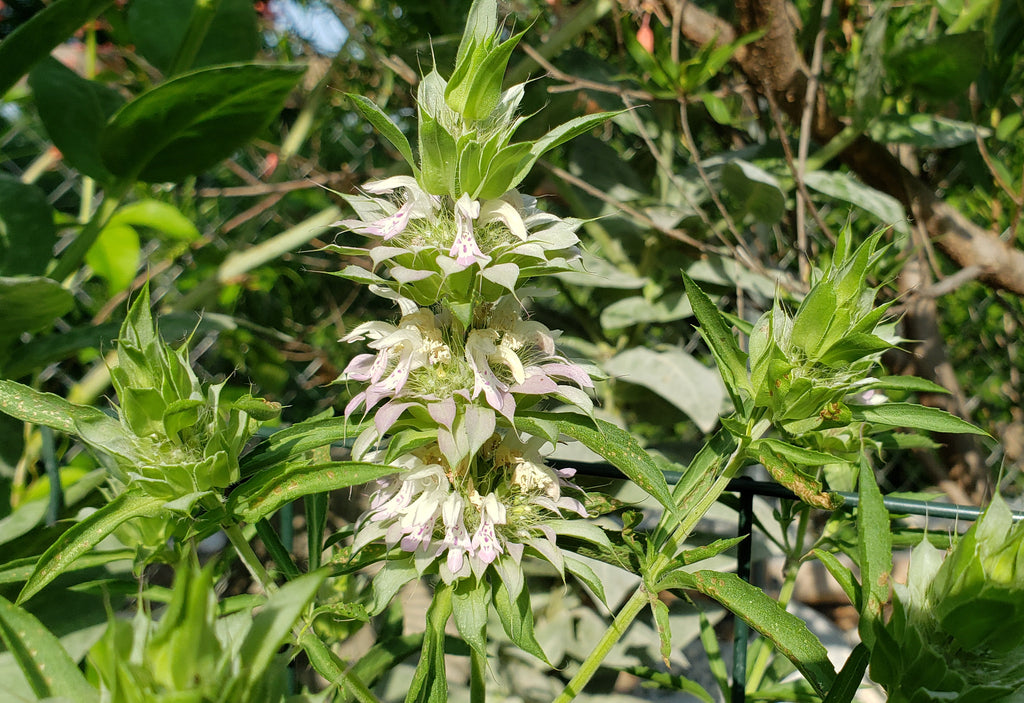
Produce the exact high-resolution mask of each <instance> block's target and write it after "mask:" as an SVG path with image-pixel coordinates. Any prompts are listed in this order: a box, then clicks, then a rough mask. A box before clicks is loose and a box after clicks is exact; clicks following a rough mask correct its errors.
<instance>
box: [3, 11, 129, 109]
mask: <svg viewBox="0 0 1024 703" xmlns="http://www.w3.org/2000/svg"><path fill="white" fill-rule="evenodd" d="M112 2H113V0H57V1H56V2H52V3H50V4H49V5H48V6H47V7H45V8H44V9H42V10H41V11H40V12H38V13H37V14H35V15H34V16H33V17H32V18H31V19H30V20H28V21H27V22H26V23H25V24H23V25H21V26H20V27H18V28H17V29H16V30H15V31H14V32H12V33H11V35H10V36H8V37H7V38H6V39H4V40H3V42H0V97H2V96H3V95H4V93H6V92H7V91H8V90H10V88H11V87H12V86H13V85H14V84H15V83H17V82H18V79H19V78H21V77H22V76H23V75H24V74H25V73H26V72H28V70H29V69H30V68H32V65H33V64H35V63H36V62H37V61H39V60H41V59H43V58H46V57H47V56H49V55H50V51H51V50H53V48H54V47H55V46H57V45H58V44H60V43H61V42H64V41H67V39H68V38H69V37H71V35H72V34H74V33H75V32H76V31H78V29H79V28H80V27H81V26H82V25H84V24H85V23H86V22H88V21H89V20H91V19H93V18H94V17H96V16H97V15H98V14H100V13H101V12H103V10H104V9H105V8H106V7H107V5H110V4H111V3H112Z"/></svg>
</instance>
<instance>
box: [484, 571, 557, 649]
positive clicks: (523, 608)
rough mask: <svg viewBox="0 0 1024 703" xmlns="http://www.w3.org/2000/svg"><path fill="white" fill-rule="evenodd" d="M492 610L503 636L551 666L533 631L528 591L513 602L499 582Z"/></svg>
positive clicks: (521, 593)
mask: <svg viewBox="0 0 1024 703" xmlns="http://www.w3.org/2000/svg"><path fill="white" fill-rule="evenodd" d="M494 609H495V610H496V611H497V612H498V619H499V620H501V626H502V627H503V628H504V629H505V634H507V635H508V637H509V639H510V640H512V641H513V642H514V643H515V644H516V646H517V647H519V649H521V650H523V651H524V652H528V653H529V654H532V655H533V656H535V657H537V658H538V659H540V660H541V661H542V662H544V663H545V664H548V665H549V666H551V663H550V662H549V661H548V659H547V656H546V655H545V654H544V650H543V649H541V646H540V643H539V642H538V641H537V637H536V635H535V634H534V631H533V611H532V610H531V609H530V592H529V590H527V589H525V588H524V589H523V590H522V591H520V592H519V595H518V596H517V597H516V598H515V600H513V599H512V596H511V594H510V593H509V591H508V589H507V588H506V587H505V583H504V582H503V581H499V582H498V584H497V585H496V586H495V588H494Z"/></svg>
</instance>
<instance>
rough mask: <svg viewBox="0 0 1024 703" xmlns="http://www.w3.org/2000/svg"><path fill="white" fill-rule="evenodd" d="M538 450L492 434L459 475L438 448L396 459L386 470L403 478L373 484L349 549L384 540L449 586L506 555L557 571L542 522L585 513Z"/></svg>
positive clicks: (564, 478) (552, 543) (552, 538)
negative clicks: (532, 557) (536, 559)
mask: <svg viewBox="0 0 1024 703" xmlns="http://www.w3.org/2000/svg"><path fill="white" fill-rule="evenodd" d="M541 444H542V441H541V440H538V439H532V438H531V439H530V440H528V441H526V442H523V441H520V440H519V439H518V438H517V437H516V436H515V435H514V433H509V434H508V435H506V436H504V437H503V436H501V435H499V434H493V435H492V436H491V437H490V438H489V439H488V440H487V442H485V443H484V445H483V446H482V447H481V449H480V451H479V452H478V453H477V455H476V456H475V458H474V461H473V462H471V463H469V464H466V465H465V466H464V467H463V469H462V470H458V471H457V470H453V469H452V468H451V467H450V466H449V465H448V463H447V460H446V459H445V457H444V455H443V453H442V451H441V450H440V448H439V446H438V445H436V444H433V445H428V446H427V447H424V448H422V449H419V450H416V451H414V452H412V453H408V454H405V455H403V456H401V457H399V458H398V459H396V460H395V461H393V462H392V465H394V466H395V467H396V469H400V470H401V472H400V473H396V474H395V475H394V476H392V477H390V478H389V479H384V480H381V481H379V482H378V485H377V489H376V491H375V492H374V493H373V495H372V496H371V499H370V508H369V510H367V512H366V513H365V514H364V515H363V516H362V517H361V518H360V520H359V522H358V524H357V527H356V538H355V543H354V544H353V549H354V550H357V549H359V548H361V547H362V546H364V545H366V544H368V543H370V542H372V541H374V540H377V539H383V540H384V542H385V543H386V544H387V546H388V547H392V548H398V549H400V550H401V551H405V552H409V553H410V554H411V555H412V556H413V558H414V559H415V561H416V563H417V566H418V568H419V569H420V571H421V572H423V571H425V570H427V569H428V568H430V567H431V565H432V564H435V563H436V564H437V568H438V570H439V572H440V574H441V576H442V578H444V579H445V581H448V582H451V581H453V580H456V579H459V578H464V577H467V576H469V575H471V574H475V575H477V576H479V575H481V574H483V573H484V571H486V570H487V568H488V567H489V566H490V565H491V564H493V563H495V561H496V560H497V559H499V557H501V556H502V555H505V554H507V555H509V556H511V557H512V558H513V559H514V560H515V561H516V562H518V561H519V560H520V559H521V558H522V555H523V553H524V551H525V550H526V549H528V548H529V549H530V550H531V551H532V552H533V553H536V554H537V555H539V556H542V557H544V558H546V559H548V560H549V561H552V563H554V564H555V565H556V567H560V564H561V559H560V558H559V557H558V556H555V555H556V550H557V545H556V534H555V531H554V530H552V529H551V528H550V527H549V526H548V525H547V523H548V522H550V521H552V520H561V519H562V518H563V516H564V515H565V514H568V513H576V514H579V515H581V516H586V514H587V513H586V510H585V509H584V507H583V504H582V503H581V502H580V500H579V499H578V498H577V497H575V496H574V495H572V494H577V495H580V496H582V492H581V491H579V489H578V488H577V487H576V486H575V485H574V484H572V483H571V482H569V480H568V479H569V478H570V477H571V476H572V473H573V472H572V470H564V469H563V470H561V471H556V470H555V469H553V468H551V467H549V466H547V465H546V464H545V463H544V458H543V456H542V455H541V453H540V445H541ZM381 456H382V455H381V454H373V455H371V456H370V457H369V458H371V459H372V460H377V461H379V460H380V459H381Z"/></svg>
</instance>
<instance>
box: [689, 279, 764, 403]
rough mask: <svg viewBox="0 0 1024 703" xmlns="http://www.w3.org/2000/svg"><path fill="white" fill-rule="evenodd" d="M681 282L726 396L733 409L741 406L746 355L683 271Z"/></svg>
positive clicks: (746, 381) (747, 391)
mask: <svg viewBox="0 0 1024 703" xmlns="http://www.w3.org/2000/svg"><path fill="white" fill-rule="evenodd" d="M683 283H684V285H685V286H686V296H687V297H688V298H689V299H690V306H691V307H692V308H693V314H694V315H695V316H696V317H697V320H698V321H699V322H700V334H701V336H702V337H703V338H704V341H705V342H707V345H708V348H710V349H711V354H712V356H714V357H715V363H716V364H717V365H718V370H719V372H721V374H722V380H723V381H725V387H726V389H728V391H729V395H730V396H732V399H733V403H734V404H735V406H736V408H737V409H739V408H742V407H743V402H742V398H741V394H746V395H747V396H750V395H752V394H751V392H750V382H749V379H748V378H747V355H746V354H744V353H743V352H742V351H741V350H740V347H739V344H737V343H736V337H735V335H733V333H732V329H731V328H730V327H729V325H728V324H727V323H726V321H725V318H724V317H722V314H721V313H720V312H719V311H718V308H717V307H715V304H714V303H712V302H711V299H710V298H709V297H708V296H707V295H705V293H704V291H702V290H701V289H700V287H699V286H698V285H697V284H696V283H694V282H693V279H691V278H690V277H689V276H687V275H686V273H683Z"/></svg>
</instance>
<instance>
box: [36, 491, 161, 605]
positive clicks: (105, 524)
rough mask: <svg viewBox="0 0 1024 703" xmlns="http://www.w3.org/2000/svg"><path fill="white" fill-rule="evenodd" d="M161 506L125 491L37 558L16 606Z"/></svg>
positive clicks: (147, 496)
mask: <svg viewBox="0 0 1024 703" xmlns="http://www.w3.org/2000/svg"><path fill="white" fill-rule="evenodd" d="M163 502H164V500H163V499H162V498H154V497H153V496H150V495H147V494H145V493H143V492H141V491H138V490H128V491H125V492H124V493H122V494H121V495H119V496H117V497H116V498H114V499H113V500H112V501H110V502H109V503H107V504H106V505H104V506H103V507H102V508H100V509H99V510H97V511H96V512H94V513H92V514H90V515H89V516H88V517H86V518H85V519H84V520H82V521H81V522H78V523H77V524H76V525H75V526H74V527H72V528H71V529H69V530H68V531H67V532H65V533H64V534H62V535H61V536H60V537H59V538H58V539H57V541H56V542H54V543H53V544H52V545H50V548H49V549H47V550H46V551H45V552H44V553H43V555H42V556H41V557H39V561H38V562H37V563H36V567H35V569H34V570H33V572H32V576H30V577H29V579H28V581H27V582H26V583H25V586H24V587H23V588H22V589H21V593H20V594H19V595H18V602H19V603H24V602H25V601H26V600H28V599H29V598H31V597H32V596H33V595H35V594H36V593H38V592H39V591H40V590H41V589H42V588H43V587H44V586H45V585H46V584H48V583H50V582H51V581H53V580H54V579H55V578H57V577H58V576H60V575H61V574H62V573H64V572H65V571H66V570H67V569H68V568H69V567H70V565H71V564H72V563H73V562H74V561H75V560H76V559H78V557H80V556H81V555H83V554H85V553H86V552H89V551H91V550H93V549H95V547H96V545H97V544H99V543H100V542H101V541H103V540H104V539H105V538H106V537H107V535H109V534H111V533H112V532H113V531H114V530H115V529H117V528H118V526H120V525H121V524H122V523H124V522H126V521H128V520H131V519H132V518H135V517H139V516H142V515H153V514H154V513H155V512H156V510H157V508H159V507H160V505H162V504H163Z"/></svg>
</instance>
